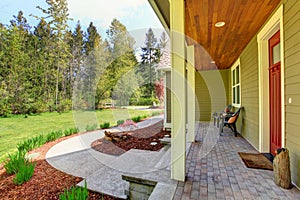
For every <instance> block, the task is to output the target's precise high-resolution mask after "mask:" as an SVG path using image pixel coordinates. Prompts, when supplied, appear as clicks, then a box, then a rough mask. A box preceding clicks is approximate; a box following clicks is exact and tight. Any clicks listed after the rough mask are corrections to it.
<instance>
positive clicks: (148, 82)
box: [139, 28, 160, 98]
mask: <svg viewBox="0 0 300 200" xmlns="http://www.w3.org/2000/svg"><path fill="white" fill-rule="evenodd" d="M144 44H145V46H144V47H141V50H142V53H141V55H140V56H141V65H140V68H139V72H140V73H141V76H142V77H143V78H144V80H145V95H146V97H148V98H149V97H153V90H154V80H155V78H156V75H155V67H154V64H155V63H158V61H159V58H160V57H159V52H160V51H159V48H158V44H157V39H156V37H155V35H154V33H153V30H152V29H151V28H149V29H148V32H147V33H146V39H145V43H144Z"/></svg>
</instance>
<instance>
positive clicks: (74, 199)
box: [59, 181, 89, 200]
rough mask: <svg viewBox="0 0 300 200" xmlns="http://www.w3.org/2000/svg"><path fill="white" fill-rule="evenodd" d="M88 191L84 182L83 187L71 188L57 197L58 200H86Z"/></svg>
mask: <svg viewBox="0 0 300 200" xmlns="http://www.w3.org/2000/svg"><path fill="white" fill-rule="evenodd" d="M88 195H89V194H88V190H87V184H86V181H85V182H84V187H83V188H82V187H72V188H71V189H70V190H65V191H64V193H63V194H61V195H59V199H60V200H86V199H87V198H88Z"/></svg>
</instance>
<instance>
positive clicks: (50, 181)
mask: <svg viewBox="0 0 300 200" xmlns="http://www.w3.org/2000/svg"><path fill="white" fill-rule="evenodd" d="M76 135H78V134H76ZM76 135H72V136H69V137H64V138H60V139H58V140H56V141H54V142H49V143H47V144H45V145H43V146H42V147H40V148H38V149H35V150H33V151H32V152H39V153H40V155H39V157H37V158H36V159H35V160H34V161H35V162H36V167H35V170H34V175H33V177H32V178H31V179H30V181H28V182H26V183H24V184H22V185H21V186H16V185H14V183H13V178H14V177H15V175H7V174H6V172H5V169H4V168H3V166H2V165H1V166H0V199H1V200H4V199H5V200H6V199H22V200H27V199H28V200H35V199H41V200H44V199H47V200H48V199H59V195H60V194H61V193H63V192H64V190H65V189H67V188H70V187H72V186H75V185H76V184H77V183H79V182H80V181H82V180H83V179H82V178H80V177H75V176H72V175H69V174H66V173H64V172H61V171H59V170H57V169H55V168H53V167H52V166H51V165H49V164H48V163H47V161H46V160H45V155H46V153H47V151H48V150H49V149H50V148H51V147H52V146H54V145H55V144H57V143H59V142H61V141H63V140H65V139H68V138H70V137H74V136H76ZM89 199H90V200H96V199H105V200H113V199H116V198H114V197H111V196H108V195H102V194H99V193H96V192H92V191H89Z"/></svg>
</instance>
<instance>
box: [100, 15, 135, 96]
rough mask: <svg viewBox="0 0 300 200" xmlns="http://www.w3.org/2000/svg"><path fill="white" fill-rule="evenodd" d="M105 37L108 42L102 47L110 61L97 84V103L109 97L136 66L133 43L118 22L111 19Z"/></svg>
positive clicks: (124, 28)
mask: <svg viewBox="0 0 300 200" xmlns="http://www.w3.org/2000/svg"><path fill="white" fill-rule="evenodd" d="M107 36H108V41H105V42H104V43H103V46H104V48H105V49H106V52H107V54H109V57H110V59H111V60H108V64H109V65H108V66H107V67H106V69H105V72H104V73H103V74H102V75H101V77H100V79H99V82H98V86H97V99H98V100H99V102H100V101H101V100H103V99H105V98H108V97H111V96H112V94H111V93H112V91H113V90H114V87H115V86H116V84H117V82H118V81H119V80H121V78H122V76H123V75H124V74H126V73H127V72H128V71H130V70H132V69H133V68H134V67H135V66H136V65H137V60H136V57H135V54H134V48H133V46H134V43H135V41H134V39H133V38H132V37H131V36H130V35H129V33H128V31H127V28H126V27H125V26H124V25H123V24H122V23H121V22H120V21H118V20H117V19H113V21H112V22H111V25H110V27H109V29H108V30H107Z"/></svg>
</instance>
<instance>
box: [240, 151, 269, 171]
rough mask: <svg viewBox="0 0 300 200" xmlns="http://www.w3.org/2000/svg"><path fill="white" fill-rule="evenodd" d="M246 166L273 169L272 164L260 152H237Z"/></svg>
mask: <svg viewBox="0 0 300 200" xmlns="http://www.w3.org/2000/svg"><path fill="white" fill-rule="evenodd" d="M238 154H239V155H240V157H241V159H242V160H243V162H244V163H245V165H246V166H247V167H248V168H255V169H265V170H271V171H273V164H272V162H271V161H270V160H268V159H267V158H266V157H265V156H264V155H263V154H261V153H245V152H238Z"/></svg>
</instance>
